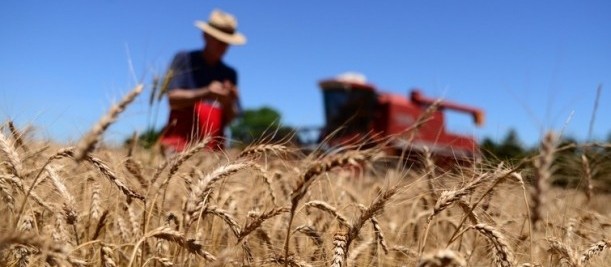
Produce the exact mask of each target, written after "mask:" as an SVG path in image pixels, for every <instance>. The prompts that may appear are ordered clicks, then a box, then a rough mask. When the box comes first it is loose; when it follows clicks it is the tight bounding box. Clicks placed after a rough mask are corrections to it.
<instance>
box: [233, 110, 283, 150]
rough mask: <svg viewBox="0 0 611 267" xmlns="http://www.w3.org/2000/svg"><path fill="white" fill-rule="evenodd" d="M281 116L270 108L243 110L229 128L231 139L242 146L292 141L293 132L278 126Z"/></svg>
mask: <svg viewBox="0 0 611 267" xmlns="http://www.w3.org/2000/svg"><path fill="white" fill-rule="evenodd" d="M281 118H282V116H281V115H280V113H279V112H278V111H276V110H274V109H273V108H270V107H261V108H258V109H247V110H244V112H243V113H242V116H241V117H240V118H239V119H238V120H237V121H236V122H235V123H233V124H232V125H231V126H230V130H231V137H232V139H233V140H235V141H237V142H238V143H240V144H242V145H248V144H252V143H254V142H257V141H262V140H264V141H265V142H268V143H270V142H271V143H276V142H283V141H294V139H293V138H294V135H295V130H294V129H293V128H291V127H287V126H282V125H281V124H280V120H281Z"/></svg>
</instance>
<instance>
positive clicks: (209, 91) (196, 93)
mask: <svg viewBox="0 0 611 267" xmlns="http://www.w3.org/2000/svg"><path fill="white" fill-rule="evenodd" d="M229 94H230V92H228V90H227V89H225V88H223V84H221V83H220V82H217V81H214V82H212V83H210V84H209V85H208V86H206V87H202V88H198V89H181V88H175V89H172V90H170V91H169V92H168V100H169V102H170V109H182V108H186V107H190V106H193V105H195V102H197V101H200V100H202V99H217V100H220V101H223V99H225V98H228V97H229Z"/></svg>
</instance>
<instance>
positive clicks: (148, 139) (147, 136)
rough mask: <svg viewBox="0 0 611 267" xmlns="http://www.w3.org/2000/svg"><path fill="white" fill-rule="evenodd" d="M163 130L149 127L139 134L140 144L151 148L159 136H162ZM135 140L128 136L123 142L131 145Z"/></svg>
mask: <svg viewBox="0 0 611 267" xmlns="http://www.w3.org/2000/svg"><path fill="white" fill-rule="evenodd" d="M161 131H162V130H156V129H154V128H148V129H147V130H146V131H144V132H142V133H141V134H139V135H138V145H139V146H141V147H143V148H146V149H149V148H151V147H153V145H155V143H156V142H157V140H158V139H159V137H160V136H161ZM132 142H133V140H132V138H131V137H130V138H127V139H126V140H125V141H124V142H123V143H124V144H125V145H126V146H129V145H130V144H131V143H132Z"/></svg>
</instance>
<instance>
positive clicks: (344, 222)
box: [305, 200, 350, 227]
mask: <svg viewBox="0 0 611 267" xmlns="http://www.w3.org/2000/svg"><path fill="white" fill-rule="evenodd" d="M305 206H306V207H312V208H317V209H319V210H322V211H324V212H326V213H329V214H331V216H333V217H335V218H336V219H337V221H338V222H339V224H340V225H341V226H343V227H350V223H349V222H348V219H346V217H345V216H344V215H342V214H340V213H339V212H338V211H337V209H335V207H333V206H331V204H329V203H327V202H324V201H321V200H313V201H310V202H308V203H306V204H305Z"/></svg>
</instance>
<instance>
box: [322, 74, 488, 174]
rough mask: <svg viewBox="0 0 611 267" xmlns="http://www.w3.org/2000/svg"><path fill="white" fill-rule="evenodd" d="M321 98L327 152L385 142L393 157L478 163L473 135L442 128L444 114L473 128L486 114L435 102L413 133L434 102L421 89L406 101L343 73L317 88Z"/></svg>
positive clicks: (363, 79)
mask: <svg viewBox="0 0 611 267" xmlns="http://www.w3.org/2000/svg"><path fill="white" fill-rule="evenodd" d="M319 85H320V87H321V89H322V92H323V99H324V107H325V119H326V124H325V126H324V127H323V129H322V130H321V132H320V137H319V141H324V142H325V143H326V144H328V145H329V146H331V147H341V146H345V145H351V144H358V143H359V142H363V140H367V141H368V142H369V143H370V144H376V143H381V142H386V140H389V139H388V137H391V136H392V138H391V139H390V142H388V144H389V146H388V149H387V152H388V153H389V154H391V155H397V156H399V155H404V156H405V157H408V158H413V157H417V156H418V155H420V154H421V153H422V152H423V151H424V149H425V147H426V148H428V150H429V151H431V153H432V155H433V156H434V157H435V158H436V160H438V162H440V163H441V162H446V163H450V164H453V163H456V162H458V163H464V162H472V161H473V160H475V159H478V158H480V151H479V148H478V145H477V142H476V141H475V139H474V138H473V137H471V136H466V135H460V134H456V133H450V132H447V131H446V128H445V118H444V111H445V110H453V111H458V112H464V113H468V114H470V115H471V116H473V120H474V122H475V124H476V125H478V126H480V125H482V124H483V122H484V113H483V112H482V111H481V110H479V109H477V108H472V107H468V106H464V105H459V104H456V103H452V102H449V101H441V102H439V103H438V108H437V110H436V111H435V112H434V113H433V114H432V116H431V117H430V118H429V119H428V120H426V121H425V122H424V123H423V124H421V125H420V126H418V127H417V130H415V131H407V130H408V129H410V127H411V128H414V127H415V126H414V123H416V122H417V120H418V119H419V118H420V117H421V116H422V114H423V113H424V112H425V110H426V109H427V108H428V107H429V106H431V105H432V104H433V103H434V102H435V101H436V100H435V99H432V98H427V97H425V96H423V95H422V93H421V92H420V91H419V90H412V91H411V93H410V95H409V97H407V96H403V95H398V94H391V93H385V92H380V91H378V90H377V89H376V87H375V86H374V85H372V84H370V83H367V82H366V80H365V78H364V76H362V75H358V74H344V75H341V76H338V77H336V78H332V79H326V80H323V81H321V82H320V83H319Z"/></svg>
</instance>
